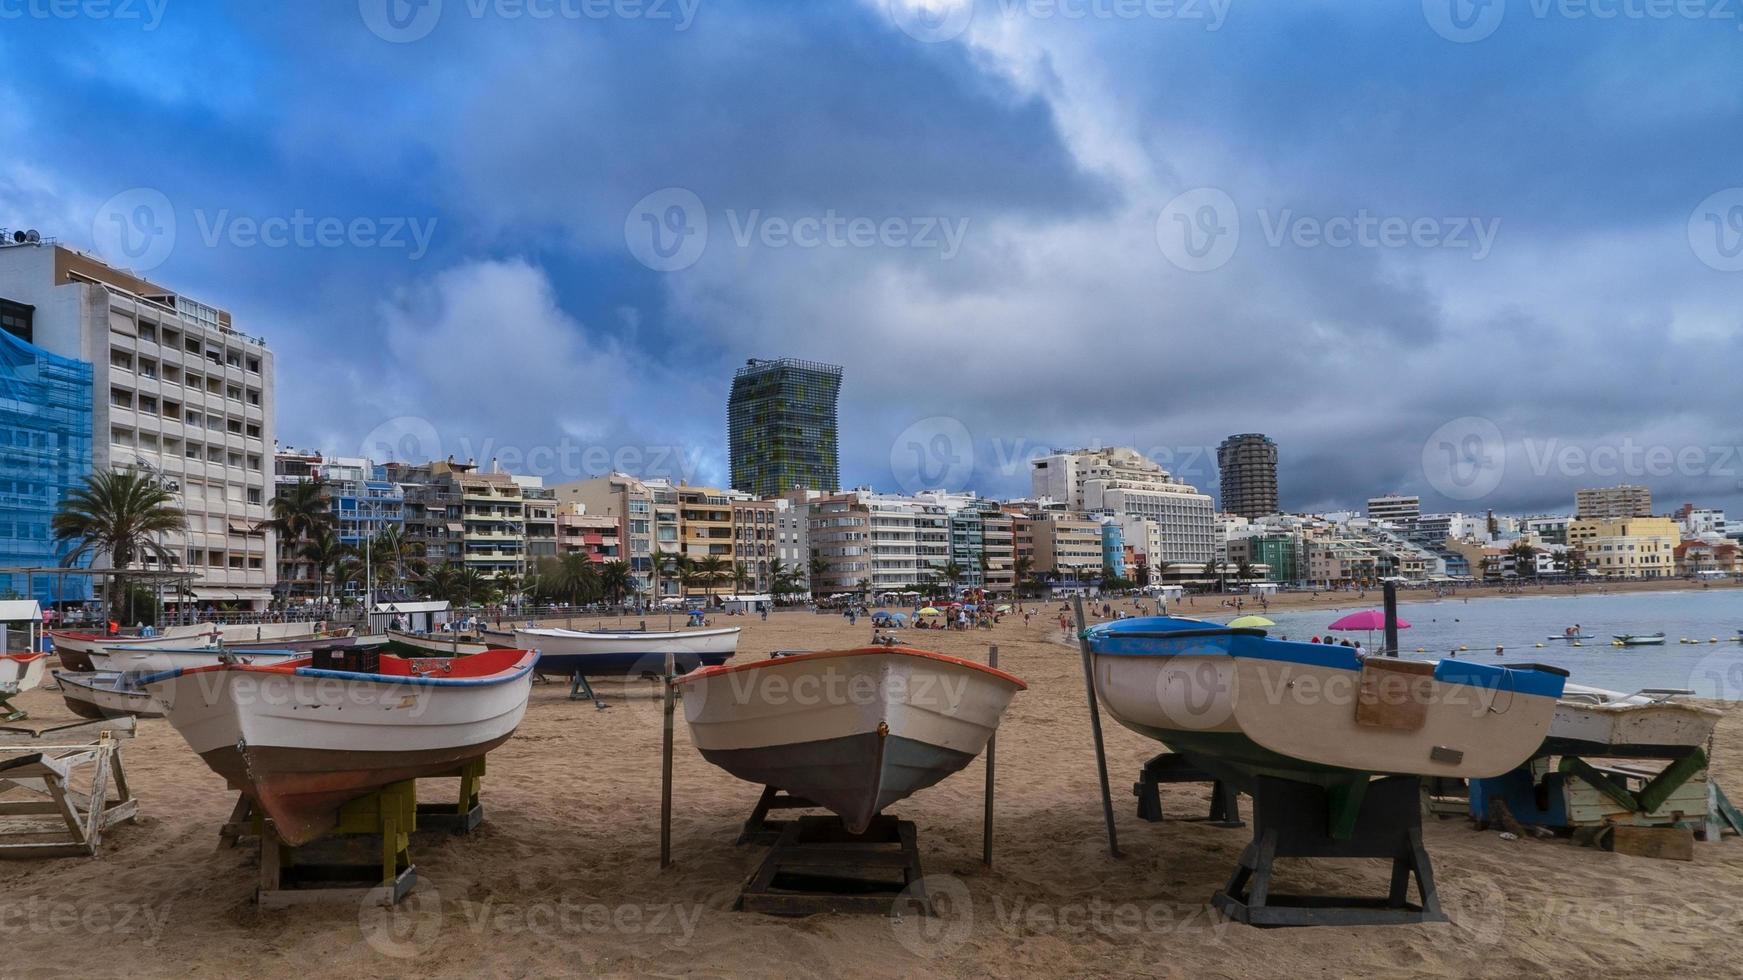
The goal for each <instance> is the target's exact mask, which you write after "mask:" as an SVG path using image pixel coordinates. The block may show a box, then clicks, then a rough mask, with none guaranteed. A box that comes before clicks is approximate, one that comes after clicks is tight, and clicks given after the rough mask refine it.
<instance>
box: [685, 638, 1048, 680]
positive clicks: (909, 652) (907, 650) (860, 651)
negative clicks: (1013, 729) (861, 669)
mask: <svg viewBox="0 0 1743 980" xmlns="http://www.w3.org/2000/svg"><path fill="white" fill-rule="evenodd" d="M886 653H899V654H904V655H906V656H910V657H921V658H923V659H926V660H937V661H940V662H942V663H947V664H955V665H957V666H958V667H972V668H974V669H975V670H978V671H982V672H984V673H988V674H992V675H993V676H994V677H999V678H1003V679H1004V680H1007V681H1010V682H1011V683H1012V684H1015V685H1017V690H1019V691H1027V690H1028V689H1029V685H1028V684H1026V683H1024V682H1023V679H1022V678H1021V677H1018V676H1017V675H1015V674H1011V673H1006V672H1005V671H1002V670H1000V669H998V668H997V667H988V666H987V665H986V664H981V663H975V662H974V661H972V660H964V659H963V658H961V657H952V656H950V655H948V654H943V653H933V652H932V651H930V650H916V649H914V648H913V647H856V648H854V649H852V650H821V651H818V652H816V653H796V654H793V655H792V656H790V657H771V658H769V659H767V660H753V661H751V662H749V663H742V664H721V665H720V666H718V667H703V668H701V669H700V670H693V671H691V672H690V673H688V674H684V675H682V676H680V677H678V678H676V680H677V682H678V683H679V684H686V683H689V682H690V681H694V680H698V679H700V678H703V677H718V676H719V675H721V674H730V673H733V672H734V671H740V670H758V669H761V668H763V667H773V666H776V665H779V664H790V663H800V662H803V661H806V660H829V659H833V658H837V657H874V656H878V655H880V654H886Z"/></svg>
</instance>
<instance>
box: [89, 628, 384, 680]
mask: <svg viewBox="0 0 1743 980" xmlns="http://www.w3.org/2000/svg"><path fill="white" fill-rule="evenodd" d="M347 632H349V631H347ZM358 642H359V640H358V638H357V637H355V636H349V635H347V636H335V637H330V638H328V639H327V640H326V641H325V647H324V648H325V649H332V648H337V647H351V646H356V645H358ZM308 654H309V650H308V649H307V648H303V647H261V646H256V645H254V644H252V643H244V644H241V645H239V646H233V647H232V646H207V647H139V646H132V645H128V646H112V647H104V648H102V649H100V650H97V651H95V652H93V653H92V654H91V657H90V659H91V666H92V667H94V668H96V669H97V670H99V671H122V672H135V673H137V672H142V671H159V670H177V669H179V668H182V667H205V666H209V665H211V664H216V663H221V662H223V661H226V660H231V661H236V662H238V663H250V664H276V663H283V662H285V661H287V660H294V659H296V658H298V657H305V656H308Z"/></svg>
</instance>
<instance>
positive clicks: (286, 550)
mask: <svg viewBox="0 0 1743 980" xmlns="http://www.w3.org/2000/svg"><path fill="white" fill-rule="evenodd" d="M268 510H269V511H270V512H271V514H272V517H271V518H269V519H268V520H266V521H264V522H263V523H262V524H261V525H260V526H261V527H262V528H263V529H265V530H268V531H272V532H274V533H276V534H277V535H278V536H279V539H280V545H279V553H280V554H291V555H300V554H301V553H302V551H303V545H305V544H307V543H308V541H309V539H310V538H311V537H313V536H314V534H315V531H316V530H317V529H318V528H328V529H332V528H335V527H337V526H338V523H339V522H338V520H337V519H335V518H334V517H333V508H332V505H331V504H330V503H329V502H328V500H327V497H326V494H325V493H324V492H323V491H322V489H321V484H320V481H318V480H298V481H297V482H295V483H292V484H288V485H286V486H283V487H280V488H279V489H278V491H277V492H276V493H275V494H274V495H273V498H272V501H271V503H270V504H269V505H268ZM287 544H288V547H287V546H286V545H287Z"/></svg>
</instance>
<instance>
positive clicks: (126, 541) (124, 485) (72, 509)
mask: <svg viewBox="0 0 1743 980" xmlns="http://www.w3.org/2000/svg"><path fill="white" fill-rule="evenodd" d="M187 526H188V521H187V517H186V516H185V515H184V514H183V513H182V511H181V508H179V507H177V506H176V505H175V497H174V496H173V495H172V494H171V493H170V492H169V491H168V490H166V489H164V487H163V486H162V485H161V484H159V483H158V482H157V481H156V480H154V479H152V478H151V477H150V476H149V475H147V474H145V473H140V472H137V471H135V470H111V471H109V472H107V473H93V474H91V475H90V476H88V477H86V478H85V483H84V485H83V486H81V487H78V488H77V489H75V490H73V491H72V492H70V493H68V494H67V496H66V499H64V500H62V501H61V502H60V505H59V506H58V507H57V508H55V514H54V519H53V521H52V522H51V527H52V528H53V529H54V538H55V541H56V542H57V543H58V544H61V545H68V546H70V548H69V549H68V550H67V552H66V554H65V555H64V556H63V557H62V558H61V564H62V565H64V566H68V567H71V566H73V565H75V564H77V563H78V562H79V561H80V560H81V559H84V558H89V557H95V556H97V555H107V556H108V558H109V563H110V565H111V566H112V567H113V568H114V569H115V572H116V575H115V579H114V581H113V582H111V583H110V588H111V589H115V588H119V590H120V593H119V594H120V595H122V596H125V597H126V598H127V600H128V602H127V605H128V608H127V610H126V611H125V613H124V614H123V618H128V619H131V618H132V613H133V609H132V599H133V596H132V593H131V591H130V590H129V589H128V588H127V581H126V577H125V575H123V574H122V573H123V572H125V571H126V570H127V568H128V567H129V566H131V565H132V564H133V563H134V562H136V561H139V560H141V559H142V558H146V557H151V558H155V559H157V561H158V563H159V564H160V565H163V566H170V565H176V564H179V563H180V562H179V560H178V556H177V555H176V554H175V552H174V551H172V550H171V549H170V548H167V547H165V546H164V544H163V541H162V539H161V535H163V534H165V533H167V532H170V531H181V530H185V529H186V528H187ZM104 604H105V606H106V607H107V608H109V609H111V610H113V609H114V608H115V603H114V593H111V595H110V596H109V597H108V598H107V599H106V601H105V603H104Z"/></svg>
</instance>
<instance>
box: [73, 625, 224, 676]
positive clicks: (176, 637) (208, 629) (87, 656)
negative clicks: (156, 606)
mask: <svg viewBox="0 0 1743 980" xmlns="http://www.w3.org/2000/svg"><path fill="white" fill-rule="evenodd" d="M48 635H49V637H50V638H51V639H52V640H53V641H54V649H55V653H56V655H58V656H59V657H60V662H61V667H62V668H64V669H66V670H70V671H76V672H81V673H89V672H90V671H93V670H95V669H96V667H95V665H93V664H92V663H91V654H93V653H97V652H99V651H101V650H103V649H104V648H106V647H113V646H134V647H189V646H197V645H199V644H197V643H195V642H194V641H195V640H197V639H205V640H208V641H211V640H216V639H218V638H220V637H221V636H222V635H223V634H222V632H220V629H219V627H218V625H217V624H215V623H195V624H193V625H191V626H171V627H168V628H166V629H164V631H163V632H161V633H158V634H157V635H155V636H106V635H104V634H101V633H79V632H76V631H72V630H49V633H48Z"/></svg>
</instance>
